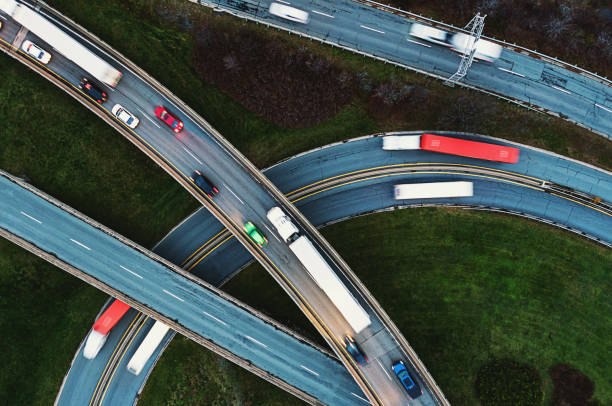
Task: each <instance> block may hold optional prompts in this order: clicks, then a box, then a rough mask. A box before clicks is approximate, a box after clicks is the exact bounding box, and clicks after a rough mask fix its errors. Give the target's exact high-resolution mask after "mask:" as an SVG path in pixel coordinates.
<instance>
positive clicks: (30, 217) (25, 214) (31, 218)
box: [20, 211, 42, 224]
mask: <svg viewBox="0 0 612 406" xmlns="http://www.w3.org/2000/svg"><path fill="white" fill-rule="evenodd" d="M20 213H21V214H23V215H24V216H26V217H27V218H29V219H30V220H34V221H35V222H37V223H38V224H42V221H40V220H38V219H36V218H34V217H32V216H30V215H29V214H28V213H25V212H23V211H21V212H20Z"/></svg>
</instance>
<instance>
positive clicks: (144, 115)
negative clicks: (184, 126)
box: [136, 107, 161, 128]
mask: <svg viewBox="0 0 612 406" xmlns="http://www.w3.org/2000/svg"><path fill="white" fill-rule="evenodd" d="M136 108H137V109H138V107H136ZM138 111H140V112H141V113H142V115H143V117H144V118H146V119H148V120H149V121H150V122H152V123H153V125H154V126H155V127H157V128H161V127H160V126H159V124H157V123H156V122H155V121H153V119H152V118H151V117H149V116H148V115H147V113H145V112H144V111H142V110H140V109H138Z"/></svg>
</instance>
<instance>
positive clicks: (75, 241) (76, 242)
mask: <svg viewBox="0 0 612 406" xmlns="http://www.w3.org/2000/svg"><path fill="white" fill-rule="evenodd" d="M70 241H72V242H73V243H75V244H77V245H80V246H81V247H83V248H85V249H86V250H87V251H91V248H89V247H88V246H87V245H85V244H83V243H81V242H78V241H77V240H73V239H72V238H71V239H70Z"/></svg>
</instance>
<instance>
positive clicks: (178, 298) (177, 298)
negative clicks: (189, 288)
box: [164, 289, 184, 302]
mask: <svg viewBox="0 0 612 406" xmlns="http://www.w3.org/2000/svg"><path fill="white" fill-rule="evenodd" d="M164 293H165V294H167V295H170V296H172V297H173V298H175V299H176V300H180V301H181V302H184V300H183V299H181V298H180V297H178V296H177V295H175V294H172V293H170V292H168V291H167V290H166V289H164Z"/></svg>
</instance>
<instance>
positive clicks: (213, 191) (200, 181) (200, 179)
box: [190, 170, 219, 199]
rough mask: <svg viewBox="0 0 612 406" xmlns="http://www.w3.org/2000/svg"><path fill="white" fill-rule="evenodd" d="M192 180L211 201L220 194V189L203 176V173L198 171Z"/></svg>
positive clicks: (194, 172)
mask: <svg viewBox="0 0 612 406" xmlns="http://www.w3.org/2000/svg"><path fill="white" fill-rule="evenodd" d="M190 179H191V180H192V181H193V183H195V184H196V186H197V187H199V188H200V189H201V190H202V191H203V192H204V194H206V196H208V197H210V198H211V199H212V198H213V197H214V196H217V195H218V194H219V189H217V187H216V186H215V185H213V184H212V182H211V181H210V180H209V179H208V178H207V177H206V176H204V175H202V172H200V171H198V170H195V171H193V173H192V174H191V176H190Z"/></svg>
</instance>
